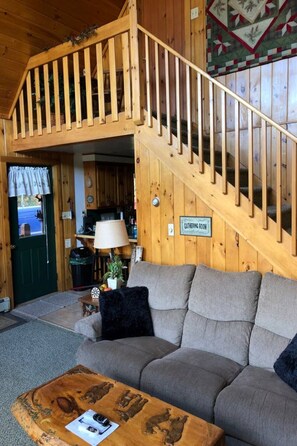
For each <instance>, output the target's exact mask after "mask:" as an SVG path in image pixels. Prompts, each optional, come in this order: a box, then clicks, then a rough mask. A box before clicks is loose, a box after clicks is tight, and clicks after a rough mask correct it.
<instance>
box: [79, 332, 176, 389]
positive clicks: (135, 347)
mask: <svg viewBox="0 0 297 446" xmlns="http://www.w3.org/2000/svg"><path fill="white" fill-rule="evenodd" d="M176 348H177V347H176V345H174V344H171V343H170V342H167V341H165V340H164V339H160V338H156V337H155V336H142V337H140V338H139V337H136V338H123V339H119V340H117V341H100V342H91V341H89V340H85V341H84V342H83V343H82V345H81V346H80V347H79V349H78V351H77V355H76V361H77V364H82V365H85V366H86V367H89V368H90V369H92V370H95V371H96V372H98V373H101V374H103V375H107V376H110V377H111V378H113V379H116V380H118V381H122V382H124V383H126V384H128V385H130V386H132V387H135V388H139V381H140V374H141V372H142V369H143V368H144V367H145V366H146V365H147V364H148V363H149V362H151V361H152V360H153V359H156V358H162V357H163V356H164V355H167V354H168V353H171V352H173V351H174V350H176Z"/></svg>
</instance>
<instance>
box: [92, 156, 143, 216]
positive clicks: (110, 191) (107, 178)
mask: <svg viewBox="0 0 297 446" xmlns="http://www.w3.org/2000/svg"><path fill="white" fill-rule="evenodd" d="M133 173H134V165H133V164H116V163H101V162H96V161H86V162H84V178H85V202H86V209H98V208H106V207H115V206H127V205H133V196H134V186H133Z"/></svg>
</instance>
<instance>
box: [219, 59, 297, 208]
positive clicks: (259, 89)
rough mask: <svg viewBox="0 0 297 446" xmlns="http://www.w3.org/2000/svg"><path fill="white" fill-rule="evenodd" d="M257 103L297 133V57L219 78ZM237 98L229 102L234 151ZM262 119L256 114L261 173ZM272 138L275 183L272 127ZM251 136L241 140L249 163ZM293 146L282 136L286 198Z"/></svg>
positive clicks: (272, 149)
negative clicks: (235, 102)
mask: <svg viewBox="0 0 297 446" xmlns="http://www.w3.org/2000/svg"><path fill="white" fill-rule="evenodd" d="M217 79H218V80H219V81H220V82H222V83H223V84H225V85H226V86H227V87H228V88H230V89H231V90H232V91H234V92H236V93H237V94H238V95H239V96H241V97H242V98H243V99H245V100H246V101H248V102H250V103H251V104H252V105H253V106H254V107H256V108H258V109H259V110H261V111H262V112H263V113H265V114H266V115H267V116H269V117H271V118H272V119H273V120H274V121H276V122H277V123H278V124H280V125H282V126H283V127H284V128H286V129H287V130H289V131H290V132H292V133H293V134H294V135H297V95H296V83H297V57H292V58H289V59H283V60H280V61H277V62H273V63H270V64H266V65H262V66H258V67H254V68H250V69H248V70H244V71H239V72H237V73H231V74H228V75H226V76H220V77H218V78H217ZM233 104H234V101H230V103H229V113H228V119H227V126H228V150H229V151H230V153H233V154H234V112H233V111H232V109H233ZM220 125H221V120H220V111H219V110H217V115H216V126H217V127H216V131H217V133H218V141H219V140H220V138H219V134H220ZM260 125H261V123H260V120H259V119H257V117H254V126H255V127H256V128H255V130H254V145H255V152H254V169H255V174H256V175H258V176H259V177H260V172H261V155H260V141H261V139H260ZM240 126H241V128H242V129H247V113H241V117H240ZM267 141H268V157H267V159H268V184H269V185H270V186H272V187H273V185H275V178H276V140H275V133H274V132H273V131H272V129H271V127H268V130H267ZM247 159H248V140H247V138H242V140H241V161H242V163H243V164H245V165H247ZM291 161H292V147H291V145H290V143H289V142H288V141H287V140H286V138H283V139H282V180H283V188H282V193H283V198H284V199H285V200H287V201H288V202H290V201H291V181H292V176H291V166H292V162H291Z"/></svg>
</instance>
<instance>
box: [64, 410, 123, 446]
mask: <svg viewBox="0 0 297 446" xmlns="http://www.w3.org/2000/svg"><path fill="white" fill-rule="evenodd" d="M94 415H95V418H96V415H97V412H94V410H91V409H90V410H87V411H86V412H85V413H83V414H82V415H80V416H79V417H78V418H76V419H75V420H73V421H71V423H69V424H67V426H65V427H66V429H68V430H69V431H70V432H72V433H73V434H75V435H77V436H78V437H80V438H82V439H83V440H84V441H85V442H86V443H88V444H90V445H91V446H97V445H98V444H100V443H101V442H102V441H103V440H105V438H107V437H108V436H109V435H110V434H112V433H113V432H114V431H115V430H116V429H117V428H118V427H119V425H118V424H116V423H114V422H113V421H110V420H108V419H107V418H104V417H102V418H103V419H104V421H103V423H101V422H98V421H96V420H95V419H94Z"/></svg>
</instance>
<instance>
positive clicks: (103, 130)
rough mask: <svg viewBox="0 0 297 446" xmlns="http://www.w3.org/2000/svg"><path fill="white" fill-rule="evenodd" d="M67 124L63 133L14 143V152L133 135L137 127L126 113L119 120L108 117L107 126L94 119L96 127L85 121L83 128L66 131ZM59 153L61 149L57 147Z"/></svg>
mask: <svg viewBox="0 0 297 446" xmlns="http://www.w3.org/2000/svg"><path fill="white" fill-rule="evenodd" d="M65 130H66V127H65V124H63V125H62V131H61V132H57V133H52V134H44V135H40V136H38V135H37V131H35V132H34V136H33V137H32V138H25V139H18V140H16V141H13V142H12V151H13V152H25V151H27V150H35V149H44V148H46V147H55V146H61V145H64V144H75V143H76V142H86V141H94V140H96V139H105V138H106V135H108V137H109V138H113V137H117V136H123V135H133V134H134V131H135V125H134V123H133V121H132V120H126V118H125V114H124V112H122V113H119V120H118V121H116V122H112V121H111V116H107V118H106V124H102V125H99V121H98V118H95V119H94V126H90V127H89V126H88V125H87V122H86V120H83V122H82V127H81V128H77V127H76V126H75V127H72V129H70V130H68V131H65ZM57 151H59V148H58V147H57Z"/></svg>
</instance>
